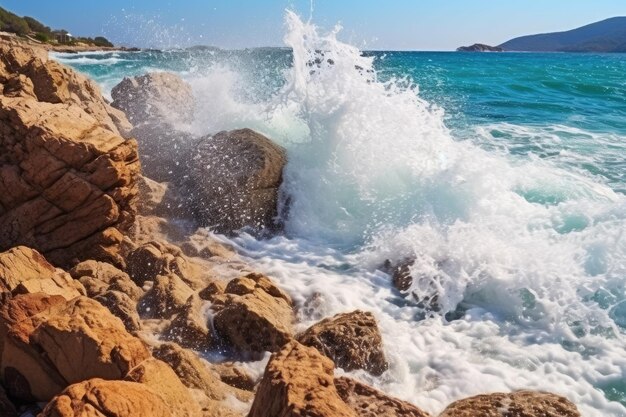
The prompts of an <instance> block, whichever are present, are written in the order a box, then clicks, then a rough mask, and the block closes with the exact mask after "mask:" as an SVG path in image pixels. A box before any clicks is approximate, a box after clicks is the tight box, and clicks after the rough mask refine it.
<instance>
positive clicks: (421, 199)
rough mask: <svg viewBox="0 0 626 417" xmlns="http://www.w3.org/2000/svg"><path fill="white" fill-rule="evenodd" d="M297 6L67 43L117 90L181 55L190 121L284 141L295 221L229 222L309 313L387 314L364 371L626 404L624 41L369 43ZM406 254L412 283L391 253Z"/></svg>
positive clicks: (437, 398) (433, 389)
mask: <svg viewBox="0 0 626 417" xmlns="http://www.w3.org/2000/svg"><path fill="white" fill-rule="evenodd" d="M285 20H286V31H285V35H284V42H285V47H284V48H258V49H245V50H221V49H217V48H207V47H196V48H188V49H171V50H145V51H141V52H104V53H102V52H101V53H83V54H55V55H54V59H56V60H58V61H60V62H62V63H64V64H67V65H70V66H72V67H74V68H75V69H77V70H78V71H80V72H83V73H85V74H87V75H88V76H89V77H91V78H92V79H94V80H95V81H96V82H97V83H98V84H99V85H100V86H101V88H102V90H103V93H104V94H105V96H108V97H110V91H111V88H112V87H113V86H115V85H116V84H117V83H118V82H120V81H121V80H122V79H123V78H124V77H127V76H136V75H141V74H144V73H146V72H151V71H170V72H174V73H177V74H179V75H180V76H181V77H182V78H183V79H185V80H186V81H187V82H188V83H189V84H190V85H191V86H192V88H193V91H194V95H195V100H196V110H195V114H194V121H193V123H191V124H189V125H186V126H179V128H180V129H183V130H187V131H189V132H191V133H193V134H197V135H206V134H209V133H215V132H218V131H221V130H227V129H235V128H243V127H249V128H252V129H255V130H257V131H259V132H261V133H263V134H265V135H267V136H268V137H270V138H271V139H272V140H274V141H275V142H277V143H279V144H280V145H282V146H284V147H285V148H286V150H287V154H288V159H289V161H288V164H287V166H286V168H285V171H284V182H283V185H282V189H281V193H282V201H283V202H284V201H287V200H289V202H290V203H289V210H284V211H283V218H282V221H283V222H284V225H285V227H284V232H283V233H281V234H279V235H278V236H274V237H271V238H263V239H258V238H256V237H254V236H253V235H252V234H250V233H247V232H246V231H242V232H241V233H240V234H239V235H238V236H236V237H230V238H228V237H225V236H217V238H218V239H221V240H223V241H225V242H228V243H230V244H232V245H234V246H235V247H237V248H238V249H239V251H240V252H241V253H242V254H243V255H244V256H245V257H247V258H248V259H249V260H250V262H252V263H253V264H254V266H255V267H256V268H257V269H259V270H261V271H263V272H265V273H267V274H268V275H270V276H271V277H273V278H274V279H275V280H277V281H278V282H279V283H280V284H281V286H282V287H283V288H284V289H285V290H287V291H288V292H289V293H290V294H291V296H292V297H293V298H294V301H295V302H296V305H297V315H298V320H299V324H298V327H297V330H304V329H305V328H307V327H308V326H309V325H311V324H313V323H315V322H317V321H319V320H320V319H322V318H325V317H329V316H332V315H334V314H337V313H341V312H347V311H352V310H356V309H360V310H365V311H370V312H372V313H373V314H374V315H375V317H376V319H377V320H378V322H379V326H380V329H381V332H382V336H383V340H384V347H385V352H386V355H387V358H388V360H389V363H390V366H389V370H388V371H387V372H385V373H384V374H383V375H382V376H380V377H374V376H371V375H369V374H367V373H366V372H361V371H358V372H350V373H349V375H350V376H352V377H354V378H357V379H359V380H362V381H364V382H367V383H369V384H372V385H374V386H375V387H377V388H379V389H381V390H383V391H384V392H386V393H388V394H391V395H393V396H396V397H399V398H401V399H403V400H406V401H409V402H411V403H413V404H415V405H417V406H419V407H421V408H422V409H424V410H426V411H428V412H430V413H431V414H433V415H437V414H438V413H439V412H441V411H442V410H443V409H444V408H445V407H446V406H447V405H448V404H449V403H450V402H452V401H455V400H458V399H461V398H464V397H468V396H472V395H476V394H482V393H488V392H496V391H500V392H509V391H512V390H520V389H529V390H545V391H550V392H554V393H557V394H560V395H563V396H565V397H567V398H568V399H570V400H571V401H573V402H574V403H575V404H576V405H577V406H578V407H579V409H580V411H581V413H582V415H584V416H586V417H610V416H615V417H617V416H626V55H624V54H569V53H457V52H396V51H361V50H359V48H357V47H355V46H353V45H350V44H347V43H344V42H342V41H341V40H340V39H341V32H340V31H339V30H338V29H333V30H330V31H324V30H321V29H320V28H318V27H316V26H315V25H314V24H313V23H311V22H310V21H303V20H301V19H300V18H299V17H298V16H296V15H295V14H293V13H290V12H288V13H287V14H286V17H285ZM407 259H410V260H414V263H413V265H412V266H411V267H410V273H411V275H412V277H413V284H412V287H411V288H410V289H409V290H408V291H407V292H405V293H401V292H399V291H398V290H396V289H394V287H393V285H392V283H391V279H390V276H389V275H388V274H387V273H386V272H385V268H384V267H383V265H385V263H386V262H387V263H389V262H391V263H392V264H397V263H400V262H402V261H405V260H407ZM265 360H267V358H265ZM263 363H264V362H261V363H259V367H262V365H263ZM337 373H338V374H342V373H344V372H343V371H342V370H337Z"/></svg>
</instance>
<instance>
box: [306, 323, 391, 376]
mask: <svg viewBox="0 0 626 417" xmlns="http://www.w3.org/2000/svg"><path fill="white" fill-rule="evenodd" d="M298 341H299V342H300V343H302V344H303V345H306V346H311V347H314V348H316V349H317V350H319V351H320V352H321V353H323V354H324V355H326V356H328V357H329V358H330V359H332V360H333V361H334V362H335V365H337V366H338V367H340V368H343V369H344V370H346V371H353V370H355V369H365V370H366V371H368V372H370V373H371V374H373V375H380V374H382V373H383V372H385V371H386V370H387V368H388V367H389V365H388V364H387V360H386V358H385V352H384V350H383V340H382V337H381V335H380V331H379V330H378V325H377V323H376V319H375V318H374V316H373V315H372V313H368V312H363V311H354V312H351V313H344V314H338V315H336V316H334V317H332V318H328V319H325V320H322V321H321V322H319V323H316V324H314V325H313V326H311V327H310V328H309V329H307V330H306V331H305V332H304V333H302V334H301V335H300V336H298Z"/></svg>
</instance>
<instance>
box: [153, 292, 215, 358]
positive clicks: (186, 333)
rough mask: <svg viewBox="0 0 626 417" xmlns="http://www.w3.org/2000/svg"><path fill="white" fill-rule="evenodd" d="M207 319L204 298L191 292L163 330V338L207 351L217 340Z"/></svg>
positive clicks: (183, 345) (190, 347)
mask: <svg viewBox="0 0 626 417" xmlns="http://www.w3.org/2000/svg"><path fill="white" fill-rule="evenodd" d="M207 321H208V317H207V315H206V313H205V302H204V300H202V299H201V298H200V297H199V296H198V295H197V294H193V295H192V296H190V297H189V298H188V299H187V302H186V303H185V305H184V306H183V307H182V308H181V310H180V312H179V313H178V314H177V315H176V317H175V318H174V319H173V320H172V322H171V323H170V325H169V326H168V327H167V329H166V330H165V331H164V332H163V338H164V339H165V340H171V341H173V342H176V343H178V344H179V345H181V346H182V347H185V348H189V349H194V350H199V351H208V350H210V349H212V348H215V347H216V346H217V340H216V339H215V336H214V335H213V332H212V331H211V330H210V329H209V327H208V323H207Z"/></svg>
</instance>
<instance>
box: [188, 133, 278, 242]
mask: <svg viewBox="0 0 626 417" xmlns="http://www.w3.org/2000/svg"><path fill="white" fill-rule="evenodd" d="M188 162H189V177H190V181H189V183H188V184H187V187H188V188H189V191H188V194H189V195H190V196H191V202H192V212H193V214H194V216H195V218H196V219H197V220H198V221H199V222H200V224H201V225H203V226H210V227H211V228H212V229H213V230H215V231H217V232H219V233H232V232H234V231H236V230H239V229H241V228H243V227H250V228H252V229H253V230H256V231H264V230H270V231H271V230H274V229H276V228H277V222H276V217H277V215H278V211H277V206H278V189H279V187H280V185H281V183H282V171H283V167H284V166H285V163H286V155H285V150H284V149H282V148H281V147H279V146H278V145H276V144H274V143H273V142H272V141H271V140H269V139H268V138H266V137H265V136H263V135H261V134H259V133H257V132H255V131H253V130H250V129H241V130H232V131H230V132H220V133H217V134H216V135H213V136H210V137H207V138H204V139H202V140H201V141H200V142H199V144H198V145H197V147H196V148H194V150H193V152H192V159H191V160H190V161H188Z"/></svg>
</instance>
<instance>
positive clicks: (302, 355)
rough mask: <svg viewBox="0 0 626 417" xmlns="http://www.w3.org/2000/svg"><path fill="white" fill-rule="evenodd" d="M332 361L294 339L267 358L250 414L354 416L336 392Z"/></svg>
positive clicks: (257, 416) (261, 416)
mask: <svg viewBox="0 0 626 417" xmlns="http://www.w3.org/2000/svg"><path fill="white" fill-rule="evenodd" d="M333 369H334V364H333V362H332V361H331V360H330V359H328V358H327V357H325V356H323V355H322V354H321V353H319V352H318V351H317V350H316V349H314V348H310V347H306V346H304V345H301V344H299V343H298V342H296V341H292V342H290V343H289V344H287V345H285V346H284V347H283V348H282V349H281V350H280V351H279V352H277V353H274V354H273V355H272V357H271V358H270V361H269V363H268V364H267V367H266V368H265V374H264V376H263V379H262V380H261V383H260V384H259V387H258V388H257V393H256V396H255V398H254V402H253V403H252V408H251V410H250V413H249V414H248V416H249V417H279V416H289V417H299V416H302V417H304V416H307V417H357V416H358V414H357V413H356V412H354V410H353V409H352V408H351V407H349V406H348V405H347V404H346V403H345V402H344V401H343V400H342V399H341V397H340V396H339V394H338V393H337V389H336V388H335V385H334V381H333Z"/></svg>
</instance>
